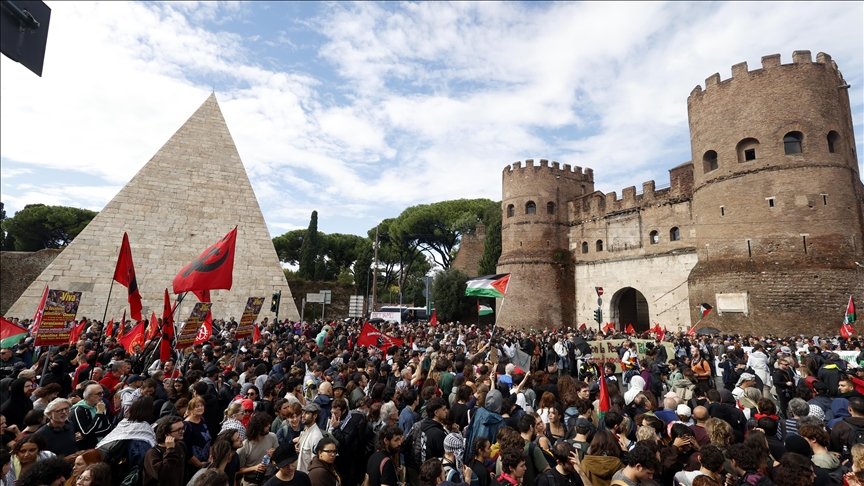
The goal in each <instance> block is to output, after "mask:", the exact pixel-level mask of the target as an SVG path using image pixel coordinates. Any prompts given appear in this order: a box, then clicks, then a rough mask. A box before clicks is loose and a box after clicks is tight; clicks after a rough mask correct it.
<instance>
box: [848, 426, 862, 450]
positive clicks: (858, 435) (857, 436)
mask: <svg viewBox="0 0 864 486" xmlns="http://www.w3.org/2000/svg"><path fill="white" fill-rule="evenodd" d="M844 422H846V425H848V426H849V438H848V439H847V440H846V443H847V444H848V445H849V450H850V451H851V450H852V446H854V445H855V444H864V427H858V426H856V425H852V424H851V423H849V422H848V421H846V420H844Z"/></svg>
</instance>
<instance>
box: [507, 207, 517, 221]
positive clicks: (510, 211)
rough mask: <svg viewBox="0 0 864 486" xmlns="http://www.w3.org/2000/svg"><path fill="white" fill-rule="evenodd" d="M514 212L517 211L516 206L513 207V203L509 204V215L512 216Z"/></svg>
mask: <svg viewBox="0 0 864 486" xmlns="http://www.w3.org/2000/svg"><path fill="white" fill-rule="evenodd" d="M513 213H515V208H514V207H513V205H512V204H510V205H509V206H507V217H508V218H512V217H513Z"/></svg>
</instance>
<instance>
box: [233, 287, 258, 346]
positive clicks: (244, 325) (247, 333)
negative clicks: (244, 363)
mask: <svg viewBox="0 0 864 486" xmlns="http://www.w3.org/2000/svg"><path fill="white" fill-rule="evenodd" d="M262 305H264V297H249V299H247V300H246V307H245V308H244V309H243V316H241V317H240V324H239V325H238V326H237V332H236V333H235V334H234V338H235V339H245V338H248V337H252V332H253V329H252V325H253V324H254V323H255V321H256V320H257V319H258V314H260V313H261V306H262Z"/></svg>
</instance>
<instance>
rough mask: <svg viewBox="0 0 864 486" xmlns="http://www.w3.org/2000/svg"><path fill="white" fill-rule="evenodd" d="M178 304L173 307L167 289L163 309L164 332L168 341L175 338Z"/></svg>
mask: <svg viewBox="0 0 864 486" xmlns="http://www.w3.org/2000/svg"><path fill="white" fill-rule="evenodd" d="M175 307H177V304H174V305H173V306H172V305H171V297H170V296H169V295H168V289H165V304H164V306H163V307H162V332H163V333H164V334H166V335H167V336H168V339H172V338H174V308H175Z"/></svg>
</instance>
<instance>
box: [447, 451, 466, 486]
mask: <svg viewBox="0 0 864 486" xmlns="http://www.w3.org/2000/svg"><path fill="white" fill-rule="evenodd" d="M441 465H442V466H444V480H445V481H450V482H451V483H457V484H458V483H461V482H463V481H462V472H461V471H457V470H456V464H454V463H452V462H450V461H447V460H445V459H444V458H443V457H442V458H441ZM469 480H470V478H469Z"/></svg>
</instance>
